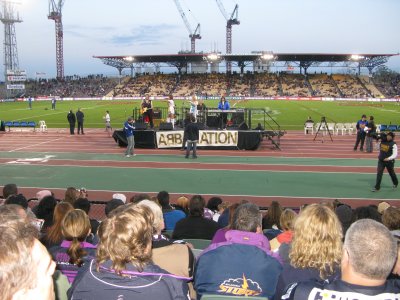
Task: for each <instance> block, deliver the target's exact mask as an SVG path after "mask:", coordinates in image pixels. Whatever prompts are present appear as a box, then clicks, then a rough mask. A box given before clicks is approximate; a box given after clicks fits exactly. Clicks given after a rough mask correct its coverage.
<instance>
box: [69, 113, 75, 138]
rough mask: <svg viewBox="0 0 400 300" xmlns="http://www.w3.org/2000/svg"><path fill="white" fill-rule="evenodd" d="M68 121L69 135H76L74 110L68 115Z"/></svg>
mask: <svg viewBox="0 0 400 300" xmlns="http://www.w3.org/2000/svg"><path fill="white" fill-rule="evenodd" d="M67 120H68V123H69V133H70V134H75V123H76V118H75V115H74V112H73V111H72V110H70V111H69V113H68V115H67Z"/></svg>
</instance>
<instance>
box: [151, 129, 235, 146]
mask: <svg viewBox="0 0 400 300" xmlns="http://www.w3.org/2000/svg"><path fill="white" fill-rule="evenodd" d="M183 133H184V132H183V131H182V130H180V131H158V132H156V138H157V148H178V147H179V148H180V147H182V142H183ZM238 137H239V132H238V131H237V130H223V131H221V130H219V131H218V130H200V132H199V142H198V144H197V146H200V147H201V146H203V147H204V146H208V147H210V146H211V147H232V146H234V147H237V145H238Z"/></svg>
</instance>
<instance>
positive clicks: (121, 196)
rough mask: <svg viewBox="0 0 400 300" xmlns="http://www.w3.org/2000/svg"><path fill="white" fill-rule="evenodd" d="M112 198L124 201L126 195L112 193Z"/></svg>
mask: <svg viewBox="0 0 400 300" xmlns="http://www.w3.org/2000/svg"><path fill="white" fill-rule="evenodd" d="M112 198H113V199H119V200H121V201H122V202H124V203H126V196H125V195H124V194H114V195H112Z"/></svg>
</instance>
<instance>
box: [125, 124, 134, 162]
mask: <svg viewBox="0 0 400 300" xmlns="http://www.w3.org/2000/svg"><path fill="white" fill-rule="evenodd" d="M134 123H135V120H133V118H132V117H129V118H128V120H127V121H126V122H125V124H124V132H125V136H126V140H127V141H128V147H127V148H126V151H125V156H126V157H131V156H136V154H134V153H133V148H134V147H135V136H134V135H135V126H134Z"/></svg>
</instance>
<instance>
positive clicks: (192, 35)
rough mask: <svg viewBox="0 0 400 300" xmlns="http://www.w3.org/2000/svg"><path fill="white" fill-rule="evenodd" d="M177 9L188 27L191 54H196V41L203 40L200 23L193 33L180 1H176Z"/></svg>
mask: <svg viewBox="0 0 400 300" xmlns="http://www.w3.org/2000/svg"><path fill="white" fill-rule="evenodd" d="M174 2H175V5H176V8H177V9H178V11H179V14H180V15H181V17H182V20H183V22H184V23H185V25H186V28H187V30H188V31H189V38H190V52H191V53H196V39H199V40H200V39H201V35H200V23H198V24H197V27H196V30H195V31H194V32H193V31H192V28H191V27H190V24H189V21H188V19H187V18H186V15H185V12H184V11H183V9H182V6H181V3H180V2H179V0H174Z"/></svg>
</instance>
